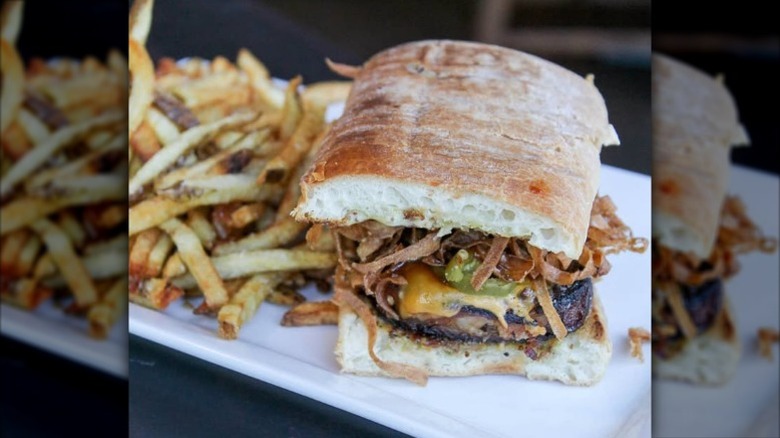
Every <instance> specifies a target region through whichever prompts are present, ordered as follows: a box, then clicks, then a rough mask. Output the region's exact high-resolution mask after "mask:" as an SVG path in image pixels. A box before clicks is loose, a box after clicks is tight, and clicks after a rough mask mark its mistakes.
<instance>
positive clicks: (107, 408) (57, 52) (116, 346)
mask: <svg viewBox="0 0 780 438" xmlns="http://www.w3.org/2000/svg"><path fill="white" fill-rule="evenodd" d="M25 3H26V4H25V7H24V12H23V18H22V26H21V32H20V34H19V37H18V40H17V44H16V48H17V51H18V52H19V54H20V55H21V57H22V58H23V61H24V62H25V65H27V64H28V62H29V61H30V60H31V59H32V58H42V59H50V58H54V57H75V58H83V57H85V56H87V55H94V56H95V57H96V58H98V59H100V60H101V61H105V59H106V56H107V54H108V51H109V49H111V48H115V49H117V50H119V51H121V52H123V53H125V56H126V52H127V42H126V41H127V3H126V2H125V1H123V0H112V1H103V0H91V1H89V0H84V1H71V2H39V1H35V2H34V1H27V2H25ZM3 6H5V2H3ZM4 134H5V132H4ZM3 143H5V138H4V139H3ZM3 201H6V199H4V200H3ZM4 242H7V241H4ZM4 263H5V259H4ZM4 267H5V266H4ZM0 276H3V277H4V278H2V280H6V278H5V272H3V273H0ZM4 284H5V283H4ZM41 310H42V309H40V308H38V309H37V311H33V312H30V314H29V315H23V314H22V313H20V310H19V309H17V308H15V307H10V306H8V305H7V304H6V303H5V302H4V303H3V305H2V311H1V312H0V321H2V328H3V330H2V336H0V388H2V389H0V412H2V419H1V420H0V436H4V437H11V436H63V435H70V434H74V435H100V436H122V435H124V434H125V433H126V431H127V379H126V377H122V376H121V375H122V374H123V375H124V376H126V372H127V371H126V369H127V367H126V362H127V345H126V344H127V342H126V337H124V339H125V340H124V341H117V339H120V338H122V337H121V332H122V331H123V330H125V328H124V327H122V328H119V329H118V331H119V333H116V331H115V332H114V335H113V336H112V339H111V340H107V341H94V340H92V339H90V338H89V337H88V335H87V332H88V330H87V322H86V320H84V318H83V317H81V318H77V317H75V316H72V315H65V314H64V312H63V311H62V310H61V309H56V310H57V311H51V312H49V313H41ZM20 315H21V317H20ZM121 321H122V324H123V325H126V323H125V322H124V321H126V319H125V318H123V319H121ZM30 322H32V324H29V325H27V324H28V323H30ZM12 323H13V324H12ZM46 330H50V332H47V331H46ZM118 335H119V336H118ZM63 336H64V337H63ZM63 340H66V341H68V342H63ZM69 341H73V342H69ZM36 345H38V346H45V348H40V347H38V346H36ZM96 350H100V351H101V352H103V353H105V354H107V355H109V356H111V355H113V356H114V357H113V358H109V362H111V363H112V364H113V365H114V366H115V368H116V370H117V371H118V373H114V372H107V371H104V370H100V369H98V368H95V366H94V364H90V360H91V358H92V359H94V357H96V356H95V355H93V354H92V353H96ZM63 354H65V355H70V356H71V359H68V358H66V357H65V356H63ZM98 356H101V354H100V353H99V354H98ZM74 357H75V358H76V360H73V359H72V358H74ZM101 357H105V355H103V356H101ZM121 364H124V365H125V366H124V367H121V366H120V365H121Z"/></svg>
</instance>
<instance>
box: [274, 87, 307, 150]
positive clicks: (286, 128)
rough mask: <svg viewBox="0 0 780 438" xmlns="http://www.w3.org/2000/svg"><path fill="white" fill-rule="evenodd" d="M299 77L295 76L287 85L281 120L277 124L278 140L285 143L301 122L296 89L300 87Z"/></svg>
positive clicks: (301, 109) (301, 114) (301, 111)
mask: <svg viewBox="0 0 780 438" xmlns="http://www.w3.org/2000/svg"><path fill="white" fill-rule="evenodd" d="M301 81H302V79H301V77H300V76H297V77H295V78H293V80H291V81H290V83H289V84H287V89H286V90H285V92H284V106H283V107H282V120H281V121H280V122H279V138H280V139H281V140H282V141H287V139H289V138H290V137H291V136H292V135H293V132H295V128H296V127H297V126H298V124H299V123H300V122H301V117H302V116H303V108H302V107H301V100H300V99H301V98H300V95H299V94H298V87H300V86H301Z"/></svg>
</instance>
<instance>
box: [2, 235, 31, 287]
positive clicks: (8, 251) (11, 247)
mask: <svg viewBox="0 0 780 438" xmlns="http://www.w3.org/2000/svg"><path fill="white" fill-rule="evenodd" d="M29 236H30V233H29V232H28V231H27V230H17V231H15V232H13V233H11V234H9V235H7V236H5V237H4V238H3V240H2V247H0V272H2V273H3V275H9V276H19V275H20V274H19V273H18V266H17V261H18V259H19V255H20V253H21V252H22V249H23V248H24V245H25V244H26V243H27V240H28V239H29Z"/></svg>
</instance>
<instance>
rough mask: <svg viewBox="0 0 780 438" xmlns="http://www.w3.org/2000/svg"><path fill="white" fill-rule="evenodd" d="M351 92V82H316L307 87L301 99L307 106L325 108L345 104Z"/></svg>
mask: <svg viewBox="0 0 780 438" xmlns="http://www.w3.org/2000/svg"><path fill="white" fill-rule="evenodd" d="M351 90H352V82H351V81H329V82H318V83H316V84H312V85H309V86H307V87H306V88H305V89H304V90H303V94H302V96H301V97H302V100H303V102H304V103H305V104H306V105H308V106H316V107H320V108H326V107H327V106H328V105H331V104H334V103H337V102H345V101H346V100H347V97H349V92H350V91H351Z"/></svg>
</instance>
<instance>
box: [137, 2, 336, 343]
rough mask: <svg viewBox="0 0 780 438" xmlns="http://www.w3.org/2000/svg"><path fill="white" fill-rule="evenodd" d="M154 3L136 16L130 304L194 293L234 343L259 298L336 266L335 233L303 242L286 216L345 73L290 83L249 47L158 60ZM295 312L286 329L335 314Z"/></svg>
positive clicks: (296, 299)
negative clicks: (207, 56) (337, 78)
mask: <svg viewBox="0 0 780 438" xmlns="http://www.w3.org/2000/svg"><path fill="white" fill-rule="evenodd" d="M152 7H153V5H152V1H150V0H139V1H136V2H135V4H134V5H133V8H132V10H131V13H130V29H129V30H130V35H129V46H128V47H129V56H128V60H129V68H130V74H131V79H130V84H131V90H130V96H129V109H128V111H129V123H128V124H129V138H130V141H129V184H128V188H129V196H130V208H129V235H130V244H129V253H130V257H129V278H130V285H129V289H130V300H131V301H132V302H135V303H137V304H141V305H143V306H146V307H149V308H152V309H159V310H161V309H165V308H166V307H167V306H168V305H170V303H171V302H173V301H174V300H177V299H185V298H186V299H188V300H189V299H196V298H198V297H202V301H201V302H200V304H199V305H197V306H195V312H196V313H203V314H211V315H216V317H217V319H218V322H219V335H220V336H221V337H222V338H225V339H235V338H236V337H237V336H238V332H239V330H240V328H241V327H242V326H243V325H244V324H245V323H246V322H247V321H248V320H249V319H251V318H252V316H253V315H254V314H255V313H256V312H257V310H258V308H259V306H260V304H261V303H262V302H263V301H269V302H272V303H277V304H286V305H290V306H293V305H297V304H300V303H301V302H302V301H303V300H304V298H303V296H302V295H300V294H299V293H298V292H297V289H299V288H300V287H301V286H302V285H303V284H305V283H307V282H309V281H312V280H313V281H315V282H317V283H318V284H320V285H323V286H324V283H325V280H326V278H328V277H329V276H330V273H331V272H332V268H333V267H334V266H335V263H336V256H335V254H334V247H333V241H332V239H330V238H329V236H326V235H324V234H325V233H321V234H322V236H321V237H320V238H312V239H310V240H309V242H308V243H307V242H306V241H305V240H304V236H305V235H306V233H307V231H308V227H307V226H306V225H305V224H301V223H298V222H295V221H294V220H293V219H292V218H291V217H290V212H291V211H292V209H293V208H294V207H295V204H296V203H297V201H298V197H299V196H300V189H299V180H300V178H301V176H302V174H303V172H304V171H305V170H306V167H307V166H308V165H309V164H310V163H311V161H312V158H313V154H314V152H315V150H316V145H317V144H318V143H319V139H320V138H321V136H322V135H324V133H325V132H326V131H327V129H328V126H327V124H326V122H325V112H326V109H327V107H328V106H329V105H330V104H332V103H334V102H339V101H343V100H345V99H346V97H347V95H348V93H349V87H350V84H349V83H348V82H323V83H317V84H312V85H309V86H307V87H305V89H303V87H302V86H301V79H300V78H295V79H293V80H291V81H290V82H289V83H288V85H287V86H286V88H284V89H283V88H278V87H277V86H275V84H274V83H273V81H272V79H271V77H270V75H269V73H268V70H267V69H266V68H265V66H264V65H263V64H262V63H261V62H260V61H259V60H258V59H257V58H255V57H254V56H253V55H252V54H251V53H250V52H249V51H247V50H241V51H240V52H239V53H238V57H237V60H236V62H235V64H234V63H232V62H230V61H229V60H227V59H226V58H223V57H217V58H215V59H213V60H204V59H198V58H189V59H185V60H181V61H178V62H176V61H174V60H171V59H161V60H160V61H159V62H158V63H157V66H156V68H155V66H154V64H153V63H152V60H151V58H150V56H149V54H148V52H147V51H146V48H145V44H146V39H147V37H148V35H149V29H150V26H151V19H152ZM311 306H312V304H306V306H304V307H302V308H300V309H299V310H293V311H292V312H291V313H290V316H287V317H286V319H285V322H286V323H287V324H291V325H301V324H309V323H324V322H335V315H336V308H335V306H333V305H332V304H330V303H329V302H324V303H320V304H314V305H313V306H315V307H317V308H318V309H320V311H319V313H316V315H317V316H316V317H312V316H311V315H312V313H311V308H310V307H311Z"/></svg>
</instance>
